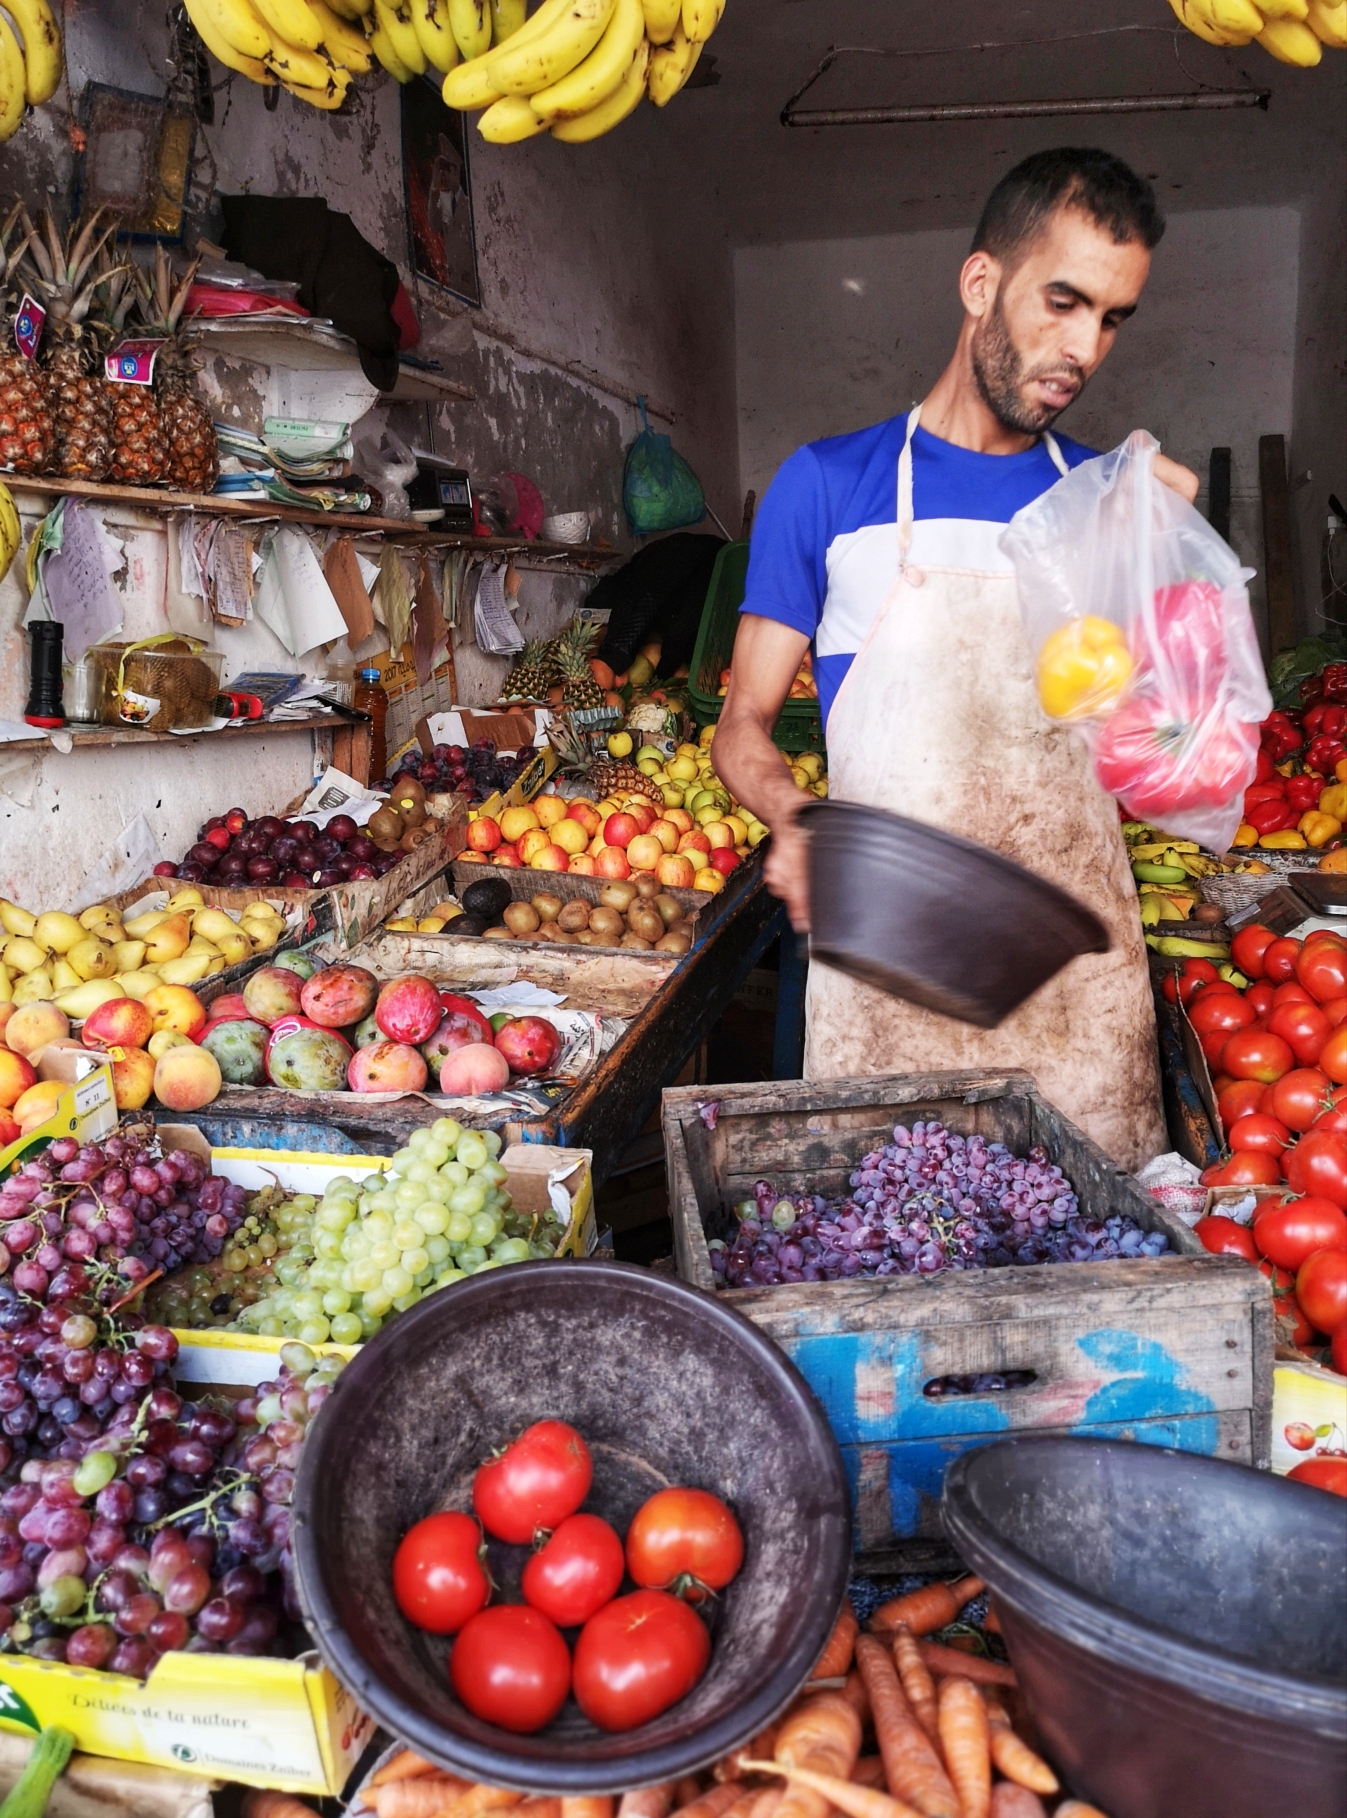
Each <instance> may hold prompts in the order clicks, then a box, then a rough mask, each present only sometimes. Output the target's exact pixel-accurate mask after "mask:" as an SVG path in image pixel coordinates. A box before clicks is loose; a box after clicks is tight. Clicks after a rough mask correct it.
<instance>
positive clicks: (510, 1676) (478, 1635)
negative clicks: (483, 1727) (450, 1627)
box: [449, 1603, 571, 1736]
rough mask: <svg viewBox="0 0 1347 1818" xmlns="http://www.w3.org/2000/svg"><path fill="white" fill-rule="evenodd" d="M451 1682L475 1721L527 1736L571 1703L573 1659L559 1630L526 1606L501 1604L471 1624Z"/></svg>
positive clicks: (460, 1642)
mask: <svg viewBox="0 0 1347 1818" xmlns="http://www.w3.org/2000/svg"><path fill="white" fill-rule="evenodd" d="M449 1680H450V1684H451V1685H452V1686H453V1688H454V1690H455V1692H456V1693H457V1694H458V1696H459V1697H460V1698H461V1699H462V1701H463V1703H464V1704H466V1705H467V1707H468V1709H469V1710H470V1711H471V1712H472V1714H473V1716H474V1717H480V1718H482V1720H483V1721H484V1722H486V1723H498V1724H499V1725H500V1726H501V1728H502V1729H504V1730H514V1731H515V1732H516V1733H517V1734H518V1735H521V1736H525V1735H528V1734H529V1732H530V1731H532V1730H540V1729H541V1728H542V1727H543V1725H544V1724H545V1723H550V1722H551V1721H552V1719H553V1718H554V1717H555V1716H556V1714H557V1712H558V1711H559V1710H560V1709H561V1707H562V1705H563V1704H565V1702H566V1694H567V1692H568V1691H569V1690H570V1684H571V1657H570V1654H569V1653H568V1652H567V1649H566V1643H565V1642H564V1641H563V1640H562V1638H561V1633H560V1631H559V1630H558V1629H557V1627H556V1624H555V1623H552V1622H549V1621H548V1620H547V1618H546V1616H544V1615H543V1613H542V1611H541V1610H534V1609H530V1608H529V1606H528V1604H526V1603H498V1604H495V1605H494V1606H493V1607H492V1608H491V1609H489V1610H479V1611H478V1612H477V1614H476V1615H475V1616H474V1617H472V1618H471V1620H470V1621H469V1622H467V1623H466V1624H465V1625H464V1627H463V1630H462V1632H461V1633H460V1635H459V1637H458V1639H457V1641H455V1643H454V1646H453V1650H452V1652H451V1653H450V1655H449Z"/></svg>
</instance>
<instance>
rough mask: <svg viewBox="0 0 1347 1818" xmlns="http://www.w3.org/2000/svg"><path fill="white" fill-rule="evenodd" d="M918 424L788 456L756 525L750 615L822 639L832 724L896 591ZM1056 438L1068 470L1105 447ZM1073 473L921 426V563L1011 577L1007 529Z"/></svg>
mask: <svg viewBox="0 0 1347 1818" xmlns="http://www.w3.org/2000/svg"><path fill="white" fill-rule="evenodd" d="M906 433H907V417H906V416H905V415H904V416H901V417H890V418H889V420H888V421H887V422H886V423H876V424H875V426H874V427H873V428H872V429H859V430H856V431H855V432H854V433H853V434H852V435H846V436H830V437H829V438H828V439H827V440H826V441H823V442H808V443H806V444H805V446H804V447H803V448H797V449H796V451H795V453H794V454H793V455H791V456H790V458H789V459H788V460H786V461H783V462H782V464H781V466H780V468H779V469H778V470H777V475H776V478H775V479H774V480H773V481H772V483H771V485H770V486H769V487H768V489H767V492H766V495H765V496H764V498H763V501H762V505H761V507H760V508H759V511H758V515H757V519H756V521H755V522H754V525H753V542H752V547H751V549H750V551H749V561H748V585H747V589H746V591H745V595H744V603H743V605H742V606H741V607H740V611H741V612H752V613H756V614H757V615H758V616H759V617H760V618H764V619H777V620H779V621H780V622H781V623H782V624H783V625H790V626H792V627H793V628H794V629H795V630H796V631H802V632H804V633H805V635H806V636H807V637H809V638H810V639H812V641H813V645H814V675H815V678H816V680H817V682H818V692H819V706H820V708H821V710H822V713H823V722H824V725H825V726H826V725H827V722H828V714H829V711H830V710H831V708H832V704H833V701H834V700H835V698H836V696H837V690H838V689H839V688H840V687H841V685H842V678H843V676H844V675H845V674H846V672H847V670H848V669H849V668H850V667H851V663H852V659H853V658H854V657H855V655H856V652H857V651H858V650H859V649H860V647H861V645H862V644H863V643H864V641H865V635H866V633H867V631H868V630H869V629H870V625H871V624H872V622H873V620H874V617H875V614H876V613H877V612H878V611H879V608H880V606H881V605H882V603H883V601H884V600H885V598H886V597H887V595H888V592H889V589H890V587H892V585H893V581H894V577H895V574H896V572H897V564H898V542H897V535H896V532H895V524H896V521H897V505H898V457H899V455H900V454H901V453H902V449H903V439H904V437H905V435H906ZM1055 440H1056V442H1057V446H1058V448H1059V449H1060V450H1061V453H1062V458H1063V460H1064V461H1065V462H1066V464H1067V466H1068V467H1078V466H1079V465H1080V463H1081V462H1082V461H1088V460H1091V459H1092V458H1093V456H1094V450H1093V449H1091V448H1085V447H1082V445H1081V444H1080V443H1079V442H1072V441H1070V440H1069V439H1068V438H1067V437H1066V436H1062V435H1056V436H1055ZM1060 477H1061V476H1060V475H1059V473H1058V470H1057V468H1056V466H1055V464H1054V462H1053V459H1052V456H1051V455H1050V454H1049V453H1048V450H1047V448H1046V446H1045V445H1044V444H1043V443H1042V442H1039V443H1037V444H1036V445H1035V446H1034V447H1033V448H1030V449H1026V451H1025V452H1024V453H1023V454H1016V455H987V454H976V453H975V452H974V451H973V450H972V449H969V448H957V447H956V446H955V445H954V443H952V442H942V441H941V440H940V438H939V437H938V436H933V435H931V434H929V433H928V431H926V430H925V429H923V428H922V427H921V426H920V425H918V426H917V430H916V433H915V434H914V435H913V437H912V515H913V520H914V521H913V527H912V543H911V547H910V548H909V550H908V560H909V561H911V562H912V563H913V564H914V565H915V566H917V567H926V568H975V569H981V570H986V571H988V572H991V573H1007V574H1008V573H1009V572H1010V566H1011V565H1010V562H1009V560H1008V559H1007V558H1006V557H1005V556H1003V555H1002V553H1001V551H1000V549H999V548H998V547H997V544H998V540H999V538H1000V535H1001V530H1002V527H1003V526H1004V525H1006V524H1008V523H1009V522H1010V520H1011V518H1012V517H1013V516H1014V515H1015V513H1016V512H1017V511H1019V510H1020V508H1021V507H1022V506H1024V505H1028V504H1030V503H1031V502H1032V501H1033V500H1034V499H1036V498H1038V497H1039V495H1040V494H1041V493H1044V492H1046V491H1047V490H1048V488H1049V487H1050V486H1051V485H1053V484H1054V482H1055V481H1056V480H1058V479H1059V478H1060Z"/></svg>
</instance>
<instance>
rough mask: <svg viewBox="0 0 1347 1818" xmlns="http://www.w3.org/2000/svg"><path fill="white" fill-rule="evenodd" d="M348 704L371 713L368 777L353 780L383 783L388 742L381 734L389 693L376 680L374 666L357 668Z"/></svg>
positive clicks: (382, 733)
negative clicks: (353, 687) (352, 691)
mask: <svg viewBox="0 0 1347 1818" xmlns="http://www.w3.org/2000/svg"><path fill="white" fill-rule="evenodd" d="M351 705H352V707H357V708H359V710H360V711H361V712H362V713H367V714H368V715H369V716H370V729H369V776H368V778H357V779H356V780H357V781H358V782H359V781H368V782H369V783H371V784H374V783H382V781H383V780H384V772H385V771H386V770H387V768H388V745H387V742H386V739H385V735H384V722H385V720H386V719H387V717H388V696H387V694H386V693H385V692H384V687H383V684H382V682H381V681H380V680H379V671H378V670H377V669H374V668H369V669H358V670H357V671H356V678H355V690H354V693H353V694H352V697H351Z"/></svg>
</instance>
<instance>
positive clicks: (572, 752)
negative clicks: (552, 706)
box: [547, 713, 590, 770]
mask: <svg viewBox="0 0 1347 1818" xmlns="http://www.w3.org/2000/svg"><path fill="white" fill-rule="evenodd" d="M547 741H548V743H549V744H550V745H551V747H552V749H553V751H555V752H556V754H557V757H558V758H559V759H560V760H561V763H562V765H563V767H564V768H565V769H567V770H580V769H584V768H585V767H586V766H587V765H588V764H589V762H590V750H589V746H588V744H587V742H586V740H585V737H584V734H583V733H582V732H579V731H578V730H577V729H576V725H575V722H574V720H573V719H572V718H571V716H570V714H569V713H555V714H553V716H552V723H551V725H550V726H549V727H548V728H547Z"/></svg>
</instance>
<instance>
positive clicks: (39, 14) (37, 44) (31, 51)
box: [0, 0, 65, 143]
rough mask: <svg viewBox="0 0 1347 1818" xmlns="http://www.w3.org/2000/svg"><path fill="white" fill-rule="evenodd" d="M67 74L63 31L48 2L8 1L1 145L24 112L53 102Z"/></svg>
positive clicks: (1, 22) (0, 71) (1, 62)
mask: <svg viewBox="0 0 1347 1818" xmlns="http://www.w3.org/2000/svg"><path fill="white" fill-rule="evenodd" d="M64 72H65V60H64V58H63V56H62V49H61V28H60V26H59V25H58V24H57V23H56V19H55V17H54V15H53V13H52V10H51V8H50V7H49V6H48V5H47V0H4V10H3V11H0V143H3V141H4V140H6V139H12V138H13V137H14V135H15V133H16V132H18V130H19V126H20V124H21V122H22V120H23V115H24V109H25V108H27V107H41V105H42V103H43V102H44V101H50V100H51V98H52V96H53V95H54V94H55V93H56V90H57V89H58V87H59V86H60V82H61V77H62V75H63V74H64Z"/></svg>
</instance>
